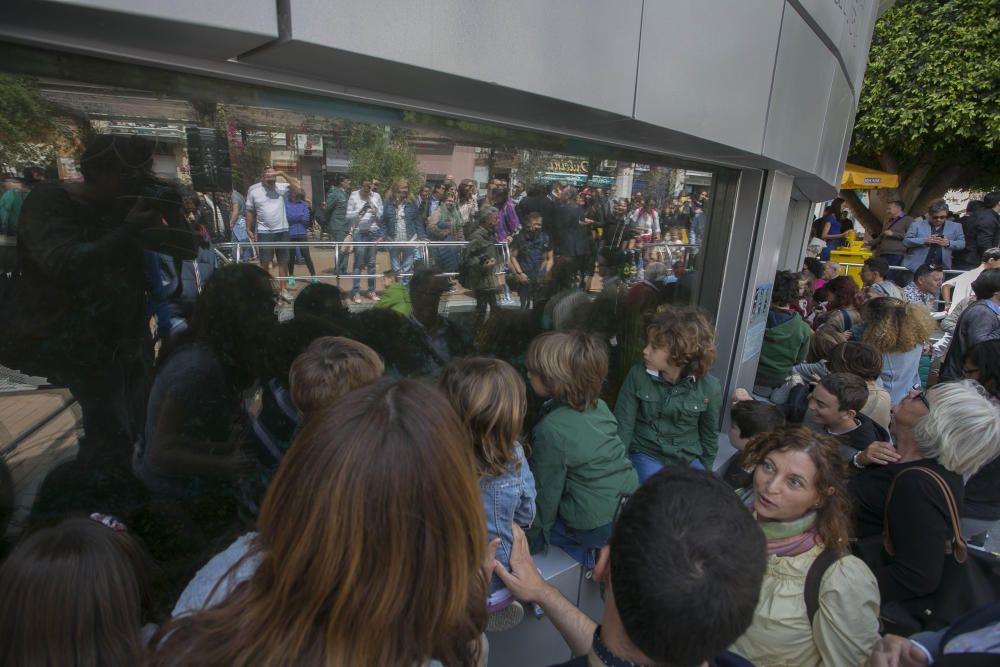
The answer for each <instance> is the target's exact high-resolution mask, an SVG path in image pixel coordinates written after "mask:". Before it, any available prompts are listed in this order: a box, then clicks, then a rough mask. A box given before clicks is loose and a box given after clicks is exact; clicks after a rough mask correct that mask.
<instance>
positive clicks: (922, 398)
mask: <svg viewBox="0 0 1000 667" xmlns="http://www.w3.org/2000/svg"><path fill="white" fill-rule="evenodd" d="M910 398H912V399H913V400H915V401H920V402H921V403H923V404H924V407H925V408H927V409H928V410H930V409H931V404H930V403H929V402H928V401H927V392H926V391H921V392H919V393H917V394H915V395H914V396H911V397H910Z"/></svg>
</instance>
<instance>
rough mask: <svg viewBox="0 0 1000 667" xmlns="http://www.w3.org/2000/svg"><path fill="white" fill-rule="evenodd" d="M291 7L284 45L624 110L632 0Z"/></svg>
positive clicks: (305, 3) (634, 11) (636, 21)
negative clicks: (344, 53) (320, 49)
mask: <svg viewBox="0 0 1000 667" xmlns="http://www.w3.org/2000/svg"><path fill="white" fill-rule="evenodd" d="M290 8H291V27H292V29H291V43H293V44H294V43H299V44H313V45H318V46H322V47H328V48H336V49H340V50H344V51H350V52H352V53H355V54H361V55H368V56H372V57H374V58H379V59H384V60H389V61H394V62H398V63H405V64H407V65H411V66H414V67H420V68H425V69H428V70H433V71H437V72H447V73H449V74H452V75H454V76H457V77H466V78H469V79H474V80H476V81H481V82H485V83H492V84H496V85H499V86H506V87H510V88H515V89H518V90H522V91H527V92H531V93H535V94H538V95H544V96H546V97H552V98H555V99H559V100H565V101H569V102H575V103H578V104H584V105H586V106H590V107H593V108H596V109H602V110H605V111H612V112H615V113H619V114H624V115H631V113H632V100H633V97H634V91H635V67H636V60H637V58H638V51H639V25H640V17H641V13H642V2H641V0H590V1H589V2H587V3H586V4H585V5H581V4H580V3H579V2H577V1H576V0H546V2H536V1H535V0H507V1H506V2H502V3H494V2H467V1H466V0H425V1H424V2H412V3H409V2H399V1H398V0H368V1H367V2H353V1H350V0H332V1H331V0H290ZM280 50H281V47H279V48H277V49H275V51H274V55H277V54H279V53H280ZM371 84H372V87H373V88H375V89H378V88H379V82H378V81H372V82H371ZM426 94H427V96H428V97H429V98H432V99H433V98H434V97H437V96H441V95H447V94H448V91H440V90H434V89H428V90H427V91H426Z"/></svg>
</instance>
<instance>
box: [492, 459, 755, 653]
mask: <svg viewBox="0 0 1000 667" xmlns="http://www.w3.org/2000/svg"><path fill="white" fill-rule="evenodd" d="M723 527H724V528H723ZM766 560H767V549H766V543H765V540H764V535H763V533H762V532H761V530H760V528H759V527H758V526H757V524H756V522H755V521H754V520H753V517H752V516H751V514H750V513H749V512H748V511H747V510H746V508H744V507H743V506H742V504H741V503H740V502H739V501H738V500H737V496H736V494H734V493H733V492H732V490H731V489H730V488H729V487H728V486H727V485H726V483H725V482H723V481H722V480H720V479H719V478H717V477H715V476H714V475H711V474H709V473H706V472H700V471H695V470H690V469H685V468H665V469H664V470H662V471H661V472H659V473H657V474H656V475H654V476H653V477H650V478H649V479H648V480H647V481H646V483H645V484H643V485H642V486H641V487H640V488H639V490H638V491H636V492H635V493H634V494H633V495H632V496H631V498H629V499H628V501H627V503H626V504H625V505H624V506H622V507H621V509H620V512H619V516H618V518H617V521H616V523H615V527H614V531H613V533H612V535H611V542H610V544H609V545H608V546H605V547H604V548H602V549H601V552H600V555H599V557H598V560H597V567H596V568H595V570H594V579H596V580H597V581H600V582H602V583H603V584H605V585H606V587H607V589H606V590H607V598H606V602H605V607H604V624H603V625H600V626H599V625H597V624H596V623H594V621H592V620H591V619H590V618H588V617H587V615H586V614H584V613H583V612H582V611H580V610H579V609H577V608H576V607H575V606H574V604H573V603H572V602H570V601H569V600H567V599H566V598H564V597H563V596H562V594H561V593H559V591H558V590H557V589H556V588H555V587H554V586H552V585H550V584H548V583H546V582H545V580H544V579H542V577H541V575H540V574H538V571H537V570H536V569H535V565H534V563H533V562H532V560H531V555H530V554H529V553H528V545H527V541H526V540H525V537H524V532H523V531H521V530H520V529H519V528H518V527H517V526H516V525H515V526H514V550H513V553H512V554H511V558H510V567H511V571H510V572H508V571H507V570H506V569H505V568H504V567H503V566H502V565H501V564H500V563H495V565H494V571H495V572H496V574H497V575H498V576H499V577H500V578H501V579H503V581H504V584H505V585H506V586H507V588H508V589H510V590H511V592H513V593H514V595H515V596H517V597H518V598H520V599H522V600H527V601H532V602H535V603H537V604H538V605H540V606H541V607H542V609H543V610H544V611H545V613H546V614H547V615H548V617H549V619H550V620H551V621H552V623H553V624H554V625H555V626H556V628H558V629H559V632H560V634H562V636H563V639H565V640H566V643H567V644H569V647H570V649H571V650H572V652H573V654H574V655H577V656H580V657H578V658H574V659H573V660H570V661H569V662H566V663H563V665H562V667H586V666H587V665H626V664H629V665H630V664H638V665H714V666H717V667H737V666H740V665H742V666H746V665H749V664H750V663H748V662H747V661H746V660H744V659H743V658H740V657H739V656H737V655H735V654H732V653H729V652H727V651H726V647H727V646H729V645H731V644H732V643H733V642H734V641H736V639H737V638H738V637H739V636H740V635H742V634H743V632H744V631H745V630H746V629H747V628H748V627H749V626H750V622H751V620H752V619H753V613H754V608H755V607H756V606H757V598H758V597H759V595H760V587H761V582H762V581H763V576H764V568H765V565H766Z"/></svg>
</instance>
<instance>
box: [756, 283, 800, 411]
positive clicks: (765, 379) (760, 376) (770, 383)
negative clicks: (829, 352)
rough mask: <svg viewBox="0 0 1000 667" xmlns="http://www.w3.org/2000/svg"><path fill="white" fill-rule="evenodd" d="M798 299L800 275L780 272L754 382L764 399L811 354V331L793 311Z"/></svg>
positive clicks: (775, 285)
mask: <svg viewBox="0 0 1000 667" xmlns="http://www.w3.org/2000/svg"><path fill="white" fill-rule="evenodd" d="M798 298H799V278H798V275H797V274H794V273H791V272H789V271H778V273H777V275H775V277H774V287H773V288H772V290H771V307H770V309H769V310H768V312H767V324H766V328H765V329H764V342H763V343H762V344H761V348H760V362H759V363H758V365H757V377H756V378H755V379H754V385H755V388H754V391H755V392H756V393H758V394H760V395H761V396H770V395H771V390H772V389H773V388H775V387H780V386H781V385H783V384H784V383H785V380H787V379H788V376H789V374H791V372H792V366H794V365H795V364H799V363H802V362H803V361H805V358H806V354H807V353H808V352H809V344H810V342H811V341H812V329H810V328H809V325H808V324H806V323H805V322H803V321H802V318H801V317H800V316H799V314H798V313H796V312H795V311H794V310H792V304H794V303H795V302H797V301H798Z"/></svg>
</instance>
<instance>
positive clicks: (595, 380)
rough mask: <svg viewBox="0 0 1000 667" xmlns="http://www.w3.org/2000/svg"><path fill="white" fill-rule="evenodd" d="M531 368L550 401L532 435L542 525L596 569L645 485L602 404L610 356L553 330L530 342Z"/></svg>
mask: <svg viewBox="0 0 1000 667" xmlns="http://www.w3.org/2000/svg"><path fill="white" fill-rule="evenodd" d="M527 365H528V381H529V382H530V383H531V388H532V389H533V390H534V391H535V393H536V394H538V396H539V397H541V398H545V399H548V400H547V401H546V402H545V405H544V406H543V408H542V410H543V416H542V418H541V420H540V421H539V422H538V424H537V425H536V426H535V428H534V431H533V432H532V435H533V449H534V453H533V457H532V461H531V469H532V471H533V472H534V473H535V486H536V487H537V489H538V495H537V497H536V504H537V506H538V523H539V524H540V525H541V528H542V532H543V533H544V534H545V539H546V541H548V542H549V544H554V545H556V546H559V547H562V549H563V550H564V551H565V552H566V553H567V554H569V555H570V556H572V557H573V558H575V559H576V560H577V561H578V562H579V563H581V564H582V565H583V566H584V567H585V568H587V569H593V568H594V564H595V554H596V552H597V550H599V549H600V548H601V547H603V546H604V545H605V544H607V543H608V539H610V537H611V524H612V520H613V519H614V516H615V512H616V511H617V509H618V504H619V502H620V501H621V498H622V496H626V495H628V494H630V493H632V492H633V491H635V489H636V488H637V487H638V486H639V482H638V480H637V479H636V475H635V470H634V469H633V468H632V465H631V464H630V463H629V460H628V458H627V456H626V452H625V446H624V445H623V444H622V441H621V439H620V438H619V437H618V424H617V423H616V422H615V417H614V415H613V414H611V411H610V410H609V409H608V406H607V405H606V404H605V403H604V401H602V400H600V399H599V398H598V395H599V394H600V393H601V386H602V385H603V384H604V378H605V377H606V376H607V374H608V352H607V350H606V349H605V347H604V343H603V342H601V341H600V340H598V339H596V338H594V337H592V336H588V335H587V334H584V333H582V332H579V331H550V332H548V333H544V334H542V335H541V336H538V337H537V338H535V339H534V340H533V341H531V345H530V346H529V347H528V358H527Z"/></svg>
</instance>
